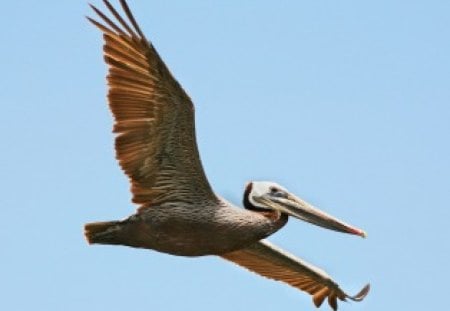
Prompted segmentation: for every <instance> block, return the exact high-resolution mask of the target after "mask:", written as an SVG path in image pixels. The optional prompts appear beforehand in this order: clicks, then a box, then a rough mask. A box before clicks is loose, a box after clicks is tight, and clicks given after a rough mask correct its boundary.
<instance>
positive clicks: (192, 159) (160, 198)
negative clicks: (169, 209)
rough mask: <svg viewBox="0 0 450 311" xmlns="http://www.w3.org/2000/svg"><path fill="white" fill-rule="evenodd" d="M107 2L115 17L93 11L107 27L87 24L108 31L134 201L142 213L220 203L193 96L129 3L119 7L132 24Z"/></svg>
mask: <svg viewBox="0 0 450 311" xmlns="http://www.w3.org/2000/svg"><path fill="white" fill-rule="evenodd" d="M104 3H105V5H106V7H107V8H108V10H109V12H110V13H111V15H112V16H113V18H112V19H110V18H109V17H107V16H106V15H105V14H104V13H102V12H101V11H100V10H98V9H97V8H95V7H94V6H92V8H93V10H94V11H95V12H96V13H97V15H98V16H99V17H100V19H101V20H102V22H101V23H99V22H98V21H96V20H94V19H91V18H89V17H88V19H89V20H90V21H91V22H92V23H93V24H94V25H95V26H97V27H98V28H99V29H100V30H101V31H102V32H103V38H104V41H105V44H104V47H103V51H104V58H105V62H106V63H107V64H108V69H109V71H108V76H107V80H108V86H109V90H108V101H109V106H110V108H111V111H112V113H113V115H114V120H115V123H114V133H116V134H117V137H116V145H115V146H116V155H117V159H118V160H119V163H120V166H121V167H122V169H123V170H124V172H125V173H126V174H127V175H128V177H129V178H130V181H131V184H132V186H131V191H132V193H133V202H134V203H138V204H140V208H139V210H140V211H142V210H143V209H146V208H149V207H152V206H161V205H164V204H165V203H167V202H174V201H176V202H180V201H181V202H186V203H188V204H192V203H195V202H198V200H199V199H201V200H203V201H205V200H216V197H215V195H214V194H213V192H212V189H211V187H210V185H209V183H208V181H207V179H206V176H205V173H204V171H203V167H202V165H201V162H200V157H199V153H198V149H197V143H196V140H195V127H194V107H193V104H192V102H191V100H190V98H189V96H188V95H187V94H186V93H185V92H184V90H183V89H182V88H181V86H180V85H179V84H178V82H177V81H176V80H175V79H174V78H173V76H172V74H171V73H170V71H169V70H168V68H167V67H166V65H165V64H164V62H163V61H162V60H161V58H160V56H159V55H158V53H157V51H156V50H155V48H154V47H153V45H152V44H151V43H150V42H149V41H148V40H147V39H146V38H145V36H144V34H143V33H142V31H141V30H140V28H139V26H138V24H137V23H136V21H135V19H134V17H133V15H132V14H131V11H130V9H129V8H128V5H127V4H126V2H125V0H120V3H121V6H122V9H123V11H124V12H125V15H126V17H127V20H126V19H124V18H123V17H122V16H121V15H120V14H119V13H118V12H117V11H116V10H115V9H114V7H113V6H112V5H111V4H110V3H109V2H108V1H106V0H104Z"/></svg>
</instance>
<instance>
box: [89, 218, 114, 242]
mask: <svg viewBox="0 0 450 311" xmlns="http://www.w3.org/2000/svg"><path fill="white" fill-rule="evenodd" d="M121 229H122V223H121V222H120V221H104V222H93V223H89V224H86V225H85V226H84V236H85V237H86V240H87V241H88V243H89V244H121V243H120V241H119V232H120V231H121Z"/></svg>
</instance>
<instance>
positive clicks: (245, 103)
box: [0, 0, 450, 311]
mask: <svg viewBox="0 0 450 311" xmlns="http://www.w3.org/2000/svg"><path fill="white" fill-rule="evenodd" d="M129 2H130V6H131V8H132V9H133V11H134V12H135V16H136V17H137V19H138V21H139V22H140V24H141V25H142V28H143V30H144V31H145V33H146V34H147V37H149V38H151V39H152V40H153V42H154V44H155V46H156V47H157V49H158V50H159V52H160V54H161V55H162V57H163V58H164V60H165V61H166V63H167V64H168V66H169V67H170V68H171V70H172V71H173V73H174V75H175V76H176V77H177V79H178V80H179V81H180V83H181V84H182V85H183V86H184V87H185V89H186V90H187V92H188V93H189V94H190V95H191V97H192V99H193V100H194V102H195V105H196V124H197V137H198V142H199V148H200V151H201V156H202V161H203V164H204V167H205V170H206V172H207V175H208V177H209V180H210V181H211V183H212V185H213V187H214V189H215V190H216V192H217V193H219V194H221V195H223V196H224V197H225V198H227V199H228V200H230V201H232V202H234V203H235V204H239V205H240V204H241V203H240V201H241V196H242V193H243V188H244V185H245V183H246V182H247V181H249V180H273V181H276V182H279V183H280V184H282V185H284V186H285V187H287V188H288V189H290V190H291V191H292V192H294V193H296V194H298V195H299V196H300V197H302V198H304V199H306V200H308V201H310V202H311V203H313V204H314V205H316V206H318V207H320V208H322V209H323V210H325V211H327V212H329V213H331V214H333V215H335V216H337V217H339V218H341V219H343V220H345V221H347V222H349V223H351V224H353V225H355V226H358V227H361V228H363V229H365V230H366V231H367V232H368V235H369V236H368V238H367V239H365V240H364V239H361V238H358V237H354V236H349V235H344V234H339V233H335V232H331V231H327V230H324V229H321V228H317V227H313V226H311V225H309V224H305V223H301V222H299V221H296V220H291V221H290V222H289V224H288V225H287V226H286V227H285V228H283V229H282V230H281V231H280V232H278V233H276V234H275V235H273V236H272V237H270V240H271V241H273V242H275V243H276V244H278V245H279V246H281V247H283V248H285V249H287V250H289V251H290V252H292V253H294V254H296V255H298V256H300V257H302V258H304V259H306V260H308V261H310V262H311V263H314V264H315V265H318V266H319V267H321V268H323V269H325V270H326V271H327V272H328V273H329V274H330V275H332V276H333V277H334V278H335V279H336V280H337V281H338V282H339V283H340V284H341V285H342V287H343V288H344V289H345V290H347V291H349V292H350V293H355V292H356V291H358V290H359V289H360V287H361V286H362V285H364V284H365V283H366V282H370V283H371V284H372V291H371V293H370V294H369V296H368V297H367V299H366V300H365V301H364V302H362V303H348V304H346V303H341V305H340V309H341V310H354V311H357V310H368V311H369V310H372V311H379V310H409V311H415V310H444V309H445V308H446V307H444V306H445V305H446V301H447V297H448V279H449V277H450V273H449V272H450V271H449V270H450V269H449V262H450V242H449V238H450V230H449V225H450V222H449V219H450V210H449V198H450V39H449V38H450V18H449V14H450V2H449V1H447V0H442V1H437V0H434V1H433V0H431V1H415V0H408V1H391V0H389V1H387V0H379V1H347V0H341V1H323V0H320V1H220V2H219V1H200V0H198V1H197V0H195V1H194V0H193V1H181V0H180V1H162V0H160V1H137V0H130V1H129ZM93 3H94V4H96V5H99V6H102V5H101V3H100V1H97V0H93ZM84 15H91V16H92V13H91V12H90V10H89V8H88V6H87V3H86V2H85V1H74V0H73V1H32V0H30V1H4V2H3V3H2V18H1V19H0V29H1V38H2V48H1V49H0V58H1V64H2V66H1V69H2V78H1V83H0V105H1V106H0V107H1V110H0V141H1V149H0V150H1V152H0V176H1V178H0V189H1V190H0V193H1V195H0V206H1V208H0V216H1V226H0V236H1V238H2V246H1V251H0V262H1V265H0V297H1V299H0V309H1V310H48V311H53V310H67V311H70V310H77V311H78V310H110V311H115V310H212V309H214V310H227V311H228V310H236V311H241V310H242V311H244V310H245V311H248V310H259V311H266V310H286V311H288V310H313V309H314V307H313V305H312V302H311V299H310V297H308V296H307V295H305V294H303V293H301V292H299V291H297V290H295V289H292V288H290V287H288V286H286V285H284V284H281V283H277V282H274V281H269V280H265V279H263V278H261V277H259V276H257V275H253V274H251V273H249V272H246V271H245V270H243V269H241V268H238V267H235V266H233V265H232V264H230V263H227V262H225V261H222V260H221V259H219V258H215V257H204V258H198V259H187V258H182V257H175V256H169V255H165V254H160V253H156V252H153V251H146V250H137V249H131V248H126V247H108V246H88V245H87V244H86V242H85V240H84V237H83V234H82V227H83V224H84V223H85V222H91V221H99V220H111V219H119V218H123V217H125V216H127V215H129V214H131V213H132V212H133V211H134V208H135V207H134V206H133V205H132V204H131V203H130V193H129V185H128V181H127V179H126V178H125V176H124V175H123V174H122V172H121V171H120V169H119V167H118V165H117V163H116V161H115V159H114V152H113V135H112V134H111V126H112V118H111V114H110V112H109V111H108V108H107V105H106V99H105V93H106V84H105V73H106V66H105V65H104V64H103V60H102V54H101V45H102V39H101V36H100V33H99V31H97V29H95V28H94V27H92V26H91V25H90V24H88V23H87V21H86V20H85V19H84ZM322 309H323V310H327V309H328V307H327V306H323V307H322Z"/></svg>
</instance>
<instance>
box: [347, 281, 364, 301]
mask: <svg viewBox="0 0 450 311" xmlns="http://www.w3.org/2000/svg"><path fill="white" fill-rule="evenodd" d="M369 291H370V283H368V284H366V285H365V286H364V287H363V288H362V289H361V290H360V291H359V292H358V293H357V294H356V295H354V296H349V295H346V298H349V299H351V300H353V301H362V300H363V299H364V298H366V296H367V294H368V293H369Z"/></svg>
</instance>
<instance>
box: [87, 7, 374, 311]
mask: <svg viewBox="0 0 450 311" xmlns="http://www.w3.org/2000/svg"><path fill="white" fill-rule="evenodd" d="M104 3H105V5H106V7H107V8H108V10H109V11H110V13H111V14H112V16H113V17H114V19H115V22H114V21H113V20H111V19H110V18H109V17H107V16H106V15H105V14H103V13H102V12H101V11H100V10H98V9H97V8H96V7H94V6H92V5H91V7H92V9H93V10H94V11H95V12H96V13H97V15H98V16H99V17H100V19H101V20H102V21H103V24H102V23H99V22H97V21H96V20H94V19H91V18H89V17H88V19H89V20H90V21H91V22H92V23H93V24H94V25H95V26H97V27H98V28H99V29H100V30H101V31H102V33H103V38H104V41H105V44H104V47H103V51H104V58H105V61H106V63H107V64H108V67H109V73H108V77H107V80H108V85H109V92H108V100H109V106H110V108H111V110H112V113H113V115H114V119H115V123H114V133H116V134H117V137H116V142H115V147H116V154H117V159H118V161H119V164H120V166H121V167H122V169H123V170H124V171H125V173H126V175H128V177H129V179H130V182H131V192H132V194H133V202H134V203H136V204H138V205H139V208H138V209H137V212H136V213H135V214H134V215H132V216H130V217H128V218H126V219H124V220H121V221H108V222H96V223H90V224H86V226H85V235H86V238H87V240H88V242H89V243H97V244H118V245H126V246H131V247H139V248H147V249H152V250H156V251H159V252H164V253H169V254H173V255H180V256H203V255H217V256H221V257H222V258H224V259H226V260H229V261H231V262H234V263H235V264H237V265H240V266H242V267H244V268H246V269H248V270H250V271H253V272H256V273H258V274H260V275H262V276H265V277H267V278H270V279H274V280H278V281H282V282H285V283H287V284H289V285H291V286H293V287H296V288H298V289H300V290H303V291H305V292H307V293H309V294H310V295H312V298H313V302H314V304H315V305H316V306H317V307H319V306H320V305H321V304H322V302H323V301H324V300H325V298H327V299H328V303H329V304H330V306H331V307H332V308H333V310H336V309H337V300H338V299H340V300H346V299H351V300H355V301H360V300H362V299H363V298H364V297H365V296H366V295H367V293H368V291H369V285H366V286H365V287H364V288H363V289H362V290H361V291H360V292H359V293H358V294H356V295H355V296H350V295H348V294H346V293H345V292H344V291H343V290H342V289H341V288H340V287H339V285H338V284H337V283H336V282H335V281H333V280H332V279H331V278H330V277H329V276H328V275H327V274H326V273H325V272H324V271H322V270H320V269H318V268H316V267H314V266H312V265H310V264H308V263H306V262H304V261H303V260H301V259H299V258H296V257H295V256H293V255H291V254H289V253H287V252H285V251H283V250H281V249H279V248H277V247H276V246H274V245H272V244H271V243H269V242H268V241H266V240H263V239H264V238H266V237H267V236H269V235H271V234H272V233H274V232H276V231H277V230H279V229H280V228H281V227H283V226H284V225H285V224H286V222H287V220H288V217H289V216H292V217H295V218H298V219H301V220H304V221H307V222H310V223H312V224H315V225H318V226H321V227H324V228H327V229H331V230H335V231H339V232H345V233H350V234H355V235H359V236H362V237H364V236H365V233H364V231H362V230H360V229H357V228H354V227H352V226H350V225H348V224H345V223H344V222H342V221H340V220H338V219H336V218H334V217H332V216H330V215H328V214H326V213H324V212H321V211H319V210H317V209H316V208H314V207H313V206H311V205H310V204H308V203H307V202H305V201H303V200H302V199H300V198H298V197H297V196H295V195H293V194H291V193H289V192H288V191H287V190H286V189H285V188H283V187H281V186H280V185H278V184H276V183H272V182H250V183H249V184H248V185H247V186H246V188H245V193H244V200H243V201H244V202H243V203H244V207H245V209H242V208H238V207H235V206H233V205H232V204H231V203H229V202H227V201H226V200H224V199H223V198H221V197H219V196H217V195H216V194H215V193H214V192H213V190H212V189H211V186H210V185H209V183H208V180H207V179H206V176H205V173H204V171H203V168H202V165H201V162H200V157H199V153H198V148H197V144H196V141H195V129H194V106H193V104H192V102H191V100H190V98H189V96H188V95H187V94H186V93H185V91H184V90H183V89H182V88H181V86H180V85H179V84H178V82H177V81H176V80H175V79H174V77H173V76H172V74H171V73H170V71H169V70H168V68H167V67H166V65H165V64H164V62H163V61H162V60H161V58H160V56H159V55H158V53H157V51H156V50H155V48H154V47H153V45H152V43H151V42H150V41H148V40H147V39H146V37H145V36H144V34H143V33H142V31H141V30H140V28H139V26H138V24H137V23H136V20H135V19H134V17H133V15H132V14H131V11H130V9H129V7H128V5H127V3H126V1H125V0H120V4H121V6H122V9H123V11H124V12H125V15H126V17H127V19H128V21H127V20H125V19H124V18H123V17H122V16H121V15H120V14H119V13H118V12H117V10H116V9H114V7H113V6H112V5H111V4H110V3H109V2H108V1H107V0H104Z"/></svg>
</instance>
